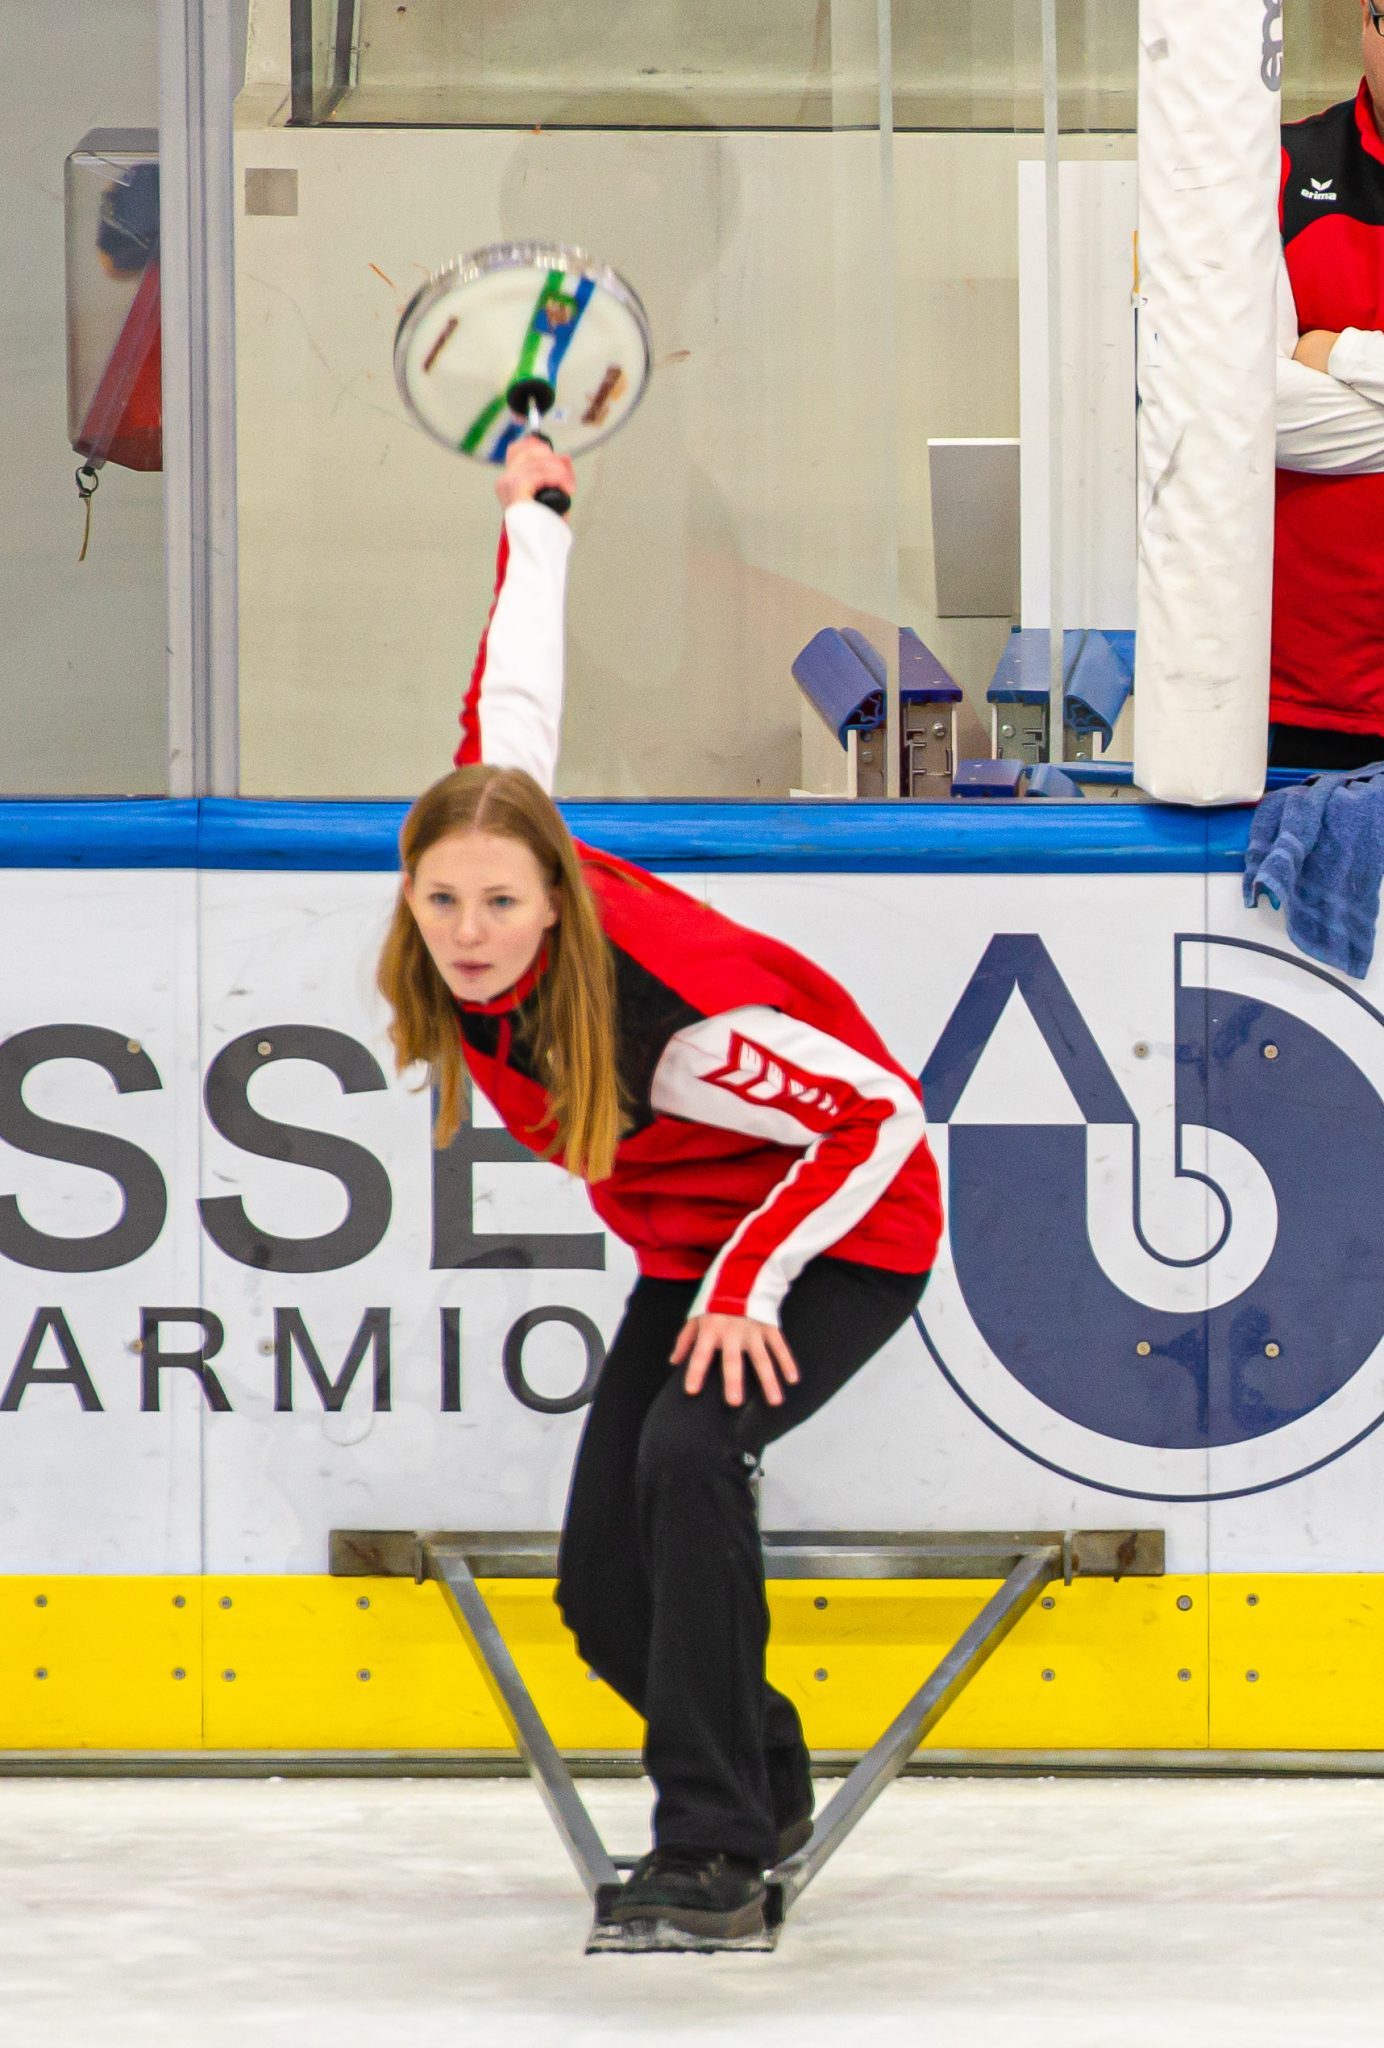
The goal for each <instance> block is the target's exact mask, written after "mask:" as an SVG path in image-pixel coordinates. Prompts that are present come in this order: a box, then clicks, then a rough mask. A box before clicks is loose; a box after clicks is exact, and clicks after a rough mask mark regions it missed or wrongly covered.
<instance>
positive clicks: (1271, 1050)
mask: <svg viewBox="0 0 1384 2048" xmlns="http://www.w3.org/2000/svg"><path fill="white" fill-rule="evenodd" d="M1264 1057H1265V1059H1266V1060H1276V1059H1277V1058H1278V1047H1277V1046H1276V1045H1266V1046H1265V1047H1264Z"/></svg>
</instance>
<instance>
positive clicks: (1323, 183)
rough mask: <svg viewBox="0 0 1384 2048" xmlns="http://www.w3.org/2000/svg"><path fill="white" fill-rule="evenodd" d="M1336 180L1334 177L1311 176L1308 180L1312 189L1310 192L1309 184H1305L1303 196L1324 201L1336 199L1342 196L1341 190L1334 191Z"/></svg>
mask: <svg viewBox="0 0 1384 2048" xmlns="http://www.w3.org/2000/svg"><path fill="white" fill-rule="evenodd" d="M1335 182H1336V180H1335V179H1334V178H1311V179H1309V180H1308V183H1309V184H1310V185H1311V187H1312V189H1311V191H1310V192H1309V191H1308V189H1307V186H1306V185H1304V186H1303V187H1302V188H1301V189H1302V196H1303V198H1304V199H1315V200H1320V201H1322V202H1323V203H1326V202H1330V201H1335V200H1337V199H1339V198H1340V196H1341V195H1340V193H1339V192H1333V191H1332V189H1331V188H1332V186H1333V185H1334V184H1335Z"/></svg>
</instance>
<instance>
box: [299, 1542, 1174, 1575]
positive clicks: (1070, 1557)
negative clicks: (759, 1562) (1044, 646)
mask: <svg viewBox="0 0 1384 2048" xmlns="http://www.w3.org/2000/svg"><path fill="white" fill-rule="evenodd" d="M557 1540H558V1539H557V1535H556V1533H555V1532H553V1531H551V1530H529V1529H516V1530H513V1531H509V1532H504V1531H498V1532H497V1531H495V1530H485V1531H480V1530H447V1531H442V1530H417V1529H334V1530H333V1531H332V1532H331V1538H330V1549H329V1564H328V1569H329V1570H330V1571H331V1573H332V1575H333V1577H335V1578H411V1579H416V1580H419V1581H421V1580H423V1579H424V1578H426V1577H427V1576H428V1572H427V1568H426V1564H425V1560H424V1557H423V1547H424V1545H425V1544H431V1545H434V1546H437V1547H439V1548H441V1547H445V1548H447V1549H448V1550H454V1551H456V1552H457V1553H459V1554H460V1555H461V1556H463V1557H465V1559H466V1561H467V1563H468V1565H469V1566H470V1569H471V1570H472V1572H473V1573H474V1574H475V1576H476V1577H477V1578H481V1579H550V1578H553V1577H555V1576H556V1572H557ZM763 1544H764V1571H765V1576H766V1577H767V1578H771V1579H886V1578H889V1579H929V1578H938V1579H1002V1578H1004V1577H1006V1576H1007V1575H1008V1573H1009V1572H1010V1571H1012V1569H1013V1567H1014V1565H1015V1564H1016V1563H1017V1562H1018V1560H1019V1558H1020V1557H1022V1556H1025V1555H1027V1554H1028V1553H1029V1552H1031V1551H1034V1550H1041V1549H1047V1548H1050V1547H1051V1546H1053V1545H1057V1546H1058V1547H1059V1548H1063V1547H1064V1546H1065V1552H1064V1571H1068V1570H1069V1571H1070V1575H1071V1576H1072V1577H1092V1576H1096V1577H1102V1578H1126V1577H1128V1578H1159V1577H1161V1576H1162V1573H1163V1532H1162V1530H1161V1529H1081V1530H1068V1531H1064V1530H1061V1529H1056V1530H1054V1529H1047V1530H1037V1531H1034V1530H1000V1531H997V1532H996V1531H985V1532H981V1533H972V1532H971V1531H969V1530H958V1531H956V1532H954V1533H948V1532H946V1531H941V1532H938V1531H932V1530H927V1531H900V1530H882V1529H868V1530H821V1529H769V1530H766V1531H765V1532H764V1536H763Z"/></svg>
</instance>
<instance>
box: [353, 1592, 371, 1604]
mask: <svg viewBox="0 0 1384 2048" xmlns="http://www.w3.org/2000/svg"><path fill="white" fill-rule="evenodd" d="M356 1605H357V1607H368V1606H369V1605H370V1600H369V1596H368V1595H367V1594H365V1593H362V1594H361V1596H360V1598H359V1600H357V1602H356Z"/></svg>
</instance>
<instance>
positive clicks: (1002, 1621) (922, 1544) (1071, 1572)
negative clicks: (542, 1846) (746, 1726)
mask: <svg viewBox="0 0 1384 2048" xmlns="http://www.w3.org/2000/svg"><path fill="white" fill-rule="evenodd" d="M764 1555H765V1571H766V1575H767V1576H768V1577H770V1578H803V1579H805V1578H811V1579H817V1578H869V1577H874V1578H910V1579H940V1578H986V1579H995V1578H1000V1579H1002V1581H1003V1583H1002V1584H1001V1585H1000V1586H999V1588H998V1590H997V1591H996V1592H994V1593H993V1594H992V1595H991V1596H990V1598H989V1599H988V1600H987V1601H986V1603H985V1605H984V1606H983V1607H982V1608H981V1610H980V1612H979V1613H978V1614H977V1615H976V1616H975V1618H974V1620H973V1621H971V1622H970V1623H969V1624H968V1625H967V1627H966V1628H965V1629H963V1630H962V1632H961V1634H960V1635H959V1636H958V1637H957V1640H956V1641H955V1643H953V1645H952V1647H951V1648H950V1649H949V1650H948V1651H947V1653H946V1655H945V1656H944V1657H943V1658H942V1659H941V1661H940V1663H939V1664H938V1665H937V1666H936V1668H935V1669H934V1670H933V1671H932V1673H931V1674H930V1676H929V1677H928V1678H927V1679H926V1681H925V1682H924V1683H923V1684H922V1685H921V1686H920V1687H919V1688H918V1690H917V1692H915V1693H914V1695H913V1697H912V1698H911V1699H910V1700H909V1702H908V1704H907V1705H906V1706H905V1707H903V1708H902V1709H901V1710H900V1712H899V1713H898V1714H896V1715H895V1717H894V1719H893V1720H892V1721H891V1722H890V1724H889V1726H888V1727H887V1728H886V1729H885V1731H884V1733H883V1734H882V1735H881V1736H880V1738H879V1740H878V1741H877V1742H876V1743H874V1744H873V1746H872V1747H871V1748H870V1749H868V1750H867V1751H866V1752H865V1754H864V1755H863V1756H862V1757H861V1758H860V1760H859V1762H858V1763H857V1764H855V1766H854V1767H853V1768H852V1770H851V1771H850V1773H849V1774H848V1776H847V1777H846V1778H845V1780H844V1781H843V1783H842V1784H841V1785H840V1787H839V1788H838V1789H837V1791H836V1792H835V1794H834V1795H833V1797H832V1798H831V1799H830V1800H829V1801H828V1803H827V1805H826V1807H825V1808H824V1809H823V1811H822V1813H821V1814H820V1815H819V1816H818V1818H817V1821H816V1824H815V1825H814V1827H813V1830H812V1834H811V1837H810V1838H809V1840H808V1841H807V1842H806V1843H805V1844H804V1846H803V1847H802V1848H801V1849H800V1850H799V1851H798V1852H797V1854H796V1855H794V1856H791V1857H789V1858H788V1859H787V1861H786V1862H784V1863H781V1864H780V1865H779V1866H778V1868H777V1869H775V1870H772V1871H770V1872H769V1874H768V1882H767V1895H766V1903H765V1915H764V1921H765V1924H764V1929H763V1932H762V1933H757V1934H753V1935H750V1936H745V1937H741V1938H739V1939H734V1940H716V1939H707V1938H701V1937H693V1936H689V1935H686V1934H681V1933H678V1932H677V1931H676V1930H673V1929H670V1928H668V1927H667V1926H665V1925H663V1924H661V1923H660V1924H659V1925H656V1926H654V1927H652V1928H650V1927H647V1926H645V1925H643V1924H641V1925H639V1926H638V1927H631V1926H629V1925H622V1924H621V1923H619V1922H617V1921H615V1920H613V1919H612V1918H611V1917H610V1907H611V1905H612V1902H613V1901H614V1899H615V1897H616V1896H617V1894H618V1892H619V1889H620V1885H621V1881H622V1880H621V1871H622V1870H627V1869H629V1868H630V1867H631V1865H632V1864H633V1862H634V1859H633V1858H632V1857H613V1856H612V1855H611V1854H610V1852H609V1851H608V1850H607V1848H606V1846H605V1843H604V1842H603V1841H602V1839H601V1836H600V1834H599V1832H598V1830H597V1828H596V1825H595V1823H594V1821H593V1820H592V1819H591V1816H590V1814H589V1813H588V1812H587V1810H586V1806H585V1804H584V1802H583V1800H582V1798H581V1795H580V1793H579V1792H578V1791H577V1787H576V1783H575V1781H574V1779H573V1777H572V1773H571V1771H570V1769H569V1768H568V1766H567V1762H566V1760H565V1758H564V1757H563V1755H562V1753H561V1751H560V1750H559V1749H558V1747H557V1745H556V1744H555V1743H554V1741H553V1739H552V1737H551V1735H550V1734H549V1733H548V1730H547V1727H546V1726H545V1724H544V1721H543V1718H542V1716H541V1715H540V1713H539V1711H538V1709H537V1707H536V1706H535V1704H534V1701H533V1697H532V1695H531V1694H530V1692H529V1689H528V1687H527V1686H526V1685H525V1683H524V1680H523V1678H522V1677H521V1675H520V1672H519V1668H518V1666H517V1665H516V1663H515V1661H514V1658H513V1656H512V1655H511V1653H510V1650H509V1646H508V1644H507V1643H506V1642H505V1640H504V1637H503V1636H502V1635H501V1633H500V1630H499V1628H498V1627H497V1626H496V1623H495V1619H494V1616H493V1615H492V1614H491V1612H490V1608H489V1605H488V1603H487V1601H486V1599H485V1596H484V1594H483V1593H482V1592H481V1590H480V1587H479V1585H478V1584H477V1580H478V1579H481V1578H531V1579H542V1578H552V1577H554V1576H555V1575H556V1569H557V1539H556V1537H555V1536H553V1535H551V1534H546V1533H543V1534H529V1533H522V1534H517V1535H503V1534H501V1535H495V1534H488V1535H479V1534H471V1533H465V1532H463V1533H450V1532H445V1531H434V1532H428V1531H418V1530H335V1531H333V1534H332V1538H331V1569H332V1572H333V1573H334V1574H336V1575H338V1576H349V1577H360V1576H371V1577H376V1576H382V1577H399V1576H406V1577H410V1578H413V1579H415V1580H417V1581H418V1582H420V1583H421V1582H422V1581H424V1580H426V1579H432V1580H435V1581H436V1582H437V1583H438V1585H439V1586H440V1587H441V1588H442V1590H443V1594H444V1597H445V1598H446V1600H447V1603H448V1606H449V1609H450V1611H451V1613H452V1616H453V1618H454V1619H455V1621H456V1623H457V1626H458V1627H459V1628H460V1630H461V1632H462V1634H463V1636H464V1637H465V1638H466V1640H467V1642H468V1643H469V1645H470V1647H471V1650H472V1653H473V1655H474V1656H475V1659H476V1662H477V1665H478V1666H479V1668H480V1670H481V1672H482V1674H483V1676H484V1678H485V1680H486V1683H487V1685H488V1687H489V1689H490V1692H491V1695H492V1697H493V1699H494V1701H495V1704H496V1706H497V1707H498V1709H499V1711H500V1714H501V1716H502V1718H503V1720H504V1723H505V1726H506V1728H507V1729H508V1731H509V1734H510V1737H511V1739H512V1740H513V1742H514V1745H515V1747H516V1749H517V1750H518V1752H519V1755H520V1756H521V1757H522V1758H523V1761H524V1764H525V1766H526V1768H527V1770H528V1773H529V1776H530V1777H531V1778H532V1779H533V1781H534V1784H535V1785H536V1786H537V1788H538V1790H539V1792H540V1794H541V1795H542V1797H543V1800H544V1803H545V1804H546V1806H547V1808H548V1812H549V1813H550V1815H551V1816H552V1820H553V1825H554V1826H555V1827H556V1829H557V1831H558V1834H559V1835H560V1836H561V1838H562V1841H563V1844H564V1846H565V1848H566V1850H567V1853H568V1855H569V1856H570V1857H571V1859H572V1862H573V1864H574V1865H575V1867H576V1870H577V1874H578V1876H579V1877H580V1878H581V1881H582V1883H583V1884H584V1885H585V1887H586V1890H587V1892H588V1894H589V1895H590V1898H591V1901H592V1904H593V1906H594V1908H595V1919H594V1923H593V1926H592V1930H591V1936H590V1939H589V1940H588V1942H587V1952H588V1954H590V1953H593V1952H597V1951H601V1952H609V1951H623V1952H625V1953H631V1952H644V1951H648V1950H650V1949H670V1948H679V1949H700V1950H707V1949H727V1948H730V1949H760V1950H762V1949H769V1948H772V1947H774V1945H775V1944H776V1942H777V1940H778V1937H779V1933H780V1931H781V1929H782V1927H783V1923H784V1921H785V1919H786V1918H787V1915H788V1912H789V1909H790V1907H792V1906H793V1904H794V1903H795V1902H796V1901H797V1900H798V1899H799V1898H800V1897H801V1896H802V1894H803V1892H804V1891H805V1890H806V1889H807V1887H808V1885H809V1884H811V1882H812V1880H813V1879H814V1878H815V1877H816V1876H817V1875H818V1873H819V1872H820V1871H821V1870H822V1868H823V1866H824V1865H825V1864H826V1862H827V1861H828V1859H829V1858H830V1857H832V1856H833V1855H835V1853H836V1851H837V1850H838V1849H839V1848H840V1846H841V1844H842V1843H843V1842H844V1841H845V1839H846V1837H847V1836H848V1835H849V1834H850V1832H851V1830H852V1829H853V1828H854V1827H855V1825H856V1823H857V1822H858V1821H859V1820H860V1819H861V1818H862V1816H863V1815H864V1814H866V1813H867V1812H868V1811H869V1809H870V1807H871V1806H873V1805H874V1803H875V1801H876V1799H878V1798H879V1796H880V1794H881V1793H882V1792H883V1791H884V1789H885V1787H886V1786H887V1785H889V1784H891V1783H892V1782H893V1780H894V1779H895V1778H896V1777H897V1776H898V1775H899V1773H900V1771H902V1769H903V1768H904V1765H905V1764H906V1763H907V1762H908V1761H909V1759H910V1758H911V1757H912V1756H913V1754H914V1752H915V1751H916V1750H917V1748H918V1745H919V1743H920V1742H922V1741H923V1739H924V1738H925V1737H926V1736H927V1735H928V1734H929V1732H930V1731H931V1730H932V1729H933V1728H934V1727H935V1726H936V1724H937V1723H938V1721H940V1720H941V1718H942V1716H943V1714H945V1713H946V1711H947V1709H948V1708H949V1707H950V1706H951V1705H952V1704H953V1702H954V1701H955V1700H956V1699H957V1698H958V1696H959V1695H960V1694H961V1693H962V1692H963V1691H964V1690H965V1688H966V1687H967V1686H968V1685H969V1684H970V1682H971V1680H972V1679H973V1678H974V1677H975V1675H976V1673H977V1672H978V1671H979V1670H980V1669H981V1668H982V1666H983V1665H984V1664H985V1663H986V1661H987V1659H988V1658H990V1657H991V1656H992V1655H993V1653H994V1652H995V1650H997V1649H998V1647H999V1645H1000V1644H1001V1643H1002V1642H1003V1641H1004V1639H1005V1637H1006V1636H1007V1635H1008V1634H1009V1631H1010V1630H1011V1629H1012V1628H1013V1627H1014V1625H1015V1624H1016V1622H1018V1621H1019V1619H1020V1618H1021V1617H1022V1615H1023V1614H1024V1613H1025V1612H1026V1611H1027V1610H1028V1608H1029V1607H1031V1606H1032V1604H1033V1602H1034V1601H1035V1600H1036V1599H1037V1598H1038V1596H1039V1594H1040V1593H1041V1592H1042V1590H1043V1588H1044V1586H1046V1585H1047V1584H1049V1582H1050V1581H1052V1580H1054V1579H1058V1578H1061V1579H1064V1580H1065V1581H1066V1583H1068V1584H1070V1583H1071V1581H1072V1579H1073V1578H1075V1577H1083V1576H1084V1577H1088V1578H1089V1577H1098V1578H1114V1579H1118V1578H1121V1577H1125V1576H1131V1577H1135V1576H1137V1577H1151V1576H1152V1577H1156V1576H1159V1575H1161V1573H1162V1571H1163V1535H1162V1532H1161V1531H1160V1530H1137V1529H1119V1530H1104V1529H1098V1530H1080V1531H1078V1530H1067V1531H1065V1532H1057V1533H1043V1534H1012V1533H1011V1534H1004V1533H1001V1534H983V1535H970V1534H963V1533H958V1534H948V1535H932V1534H913V1535H895V1534H888V1535H880V1534H874V1533H871V1534H863V1535H850V1534H837V1533H834V1534H821V1533H816V1532H812V1531H804V1532H783V1533H769V1534H766V1535H765V1537H764Z"/></svg>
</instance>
